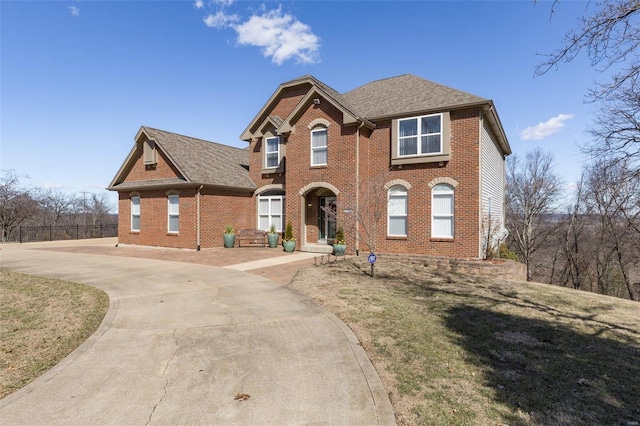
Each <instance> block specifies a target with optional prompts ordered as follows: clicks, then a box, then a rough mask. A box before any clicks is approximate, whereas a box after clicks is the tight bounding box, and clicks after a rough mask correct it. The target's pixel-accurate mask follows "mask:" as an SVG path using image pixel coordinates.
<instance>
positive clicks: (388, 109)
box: [342, 74, 489, 120]
mask: <svg viewBox="0 0 640 426" xmlns="http://www.w3.org/2000/svg"><path fill="white" fill-rule="evenodd" d="M342 97H343V98H344V99H345V100H346V101H347V102H349V103H350V104H351V105H353V108H355V110H356V111H358V113H359V114H360V115H361V116H362V117H366V118H368V119H369V120H375V119H380V118H386V117H393V116H398V115H406V114H411V113H416V112H421V111H431V110H433V111H442V110H450V109H452V108H459V107H462V106H467V105H479V104H485V103H488V102H489V100H488V99H485V98H481V97H479V96H476V95H472V94H470V93H467V92H463V91H461V90H457V89H453V88H451V87H447V86H443V85H442V84H438V83H434V82H432V81H429V80H425V79H423V78H420V77H416V76H415V75H411V74H404V75H400V76H397V77H391V78H385V79H382V80H376V81H372V82H371V83H367V84H365V85H363V86H360V87H358V88H356V89H353V90H351V91H349V92H347V93H345V94H344V95H343V96H342Z"/></svg>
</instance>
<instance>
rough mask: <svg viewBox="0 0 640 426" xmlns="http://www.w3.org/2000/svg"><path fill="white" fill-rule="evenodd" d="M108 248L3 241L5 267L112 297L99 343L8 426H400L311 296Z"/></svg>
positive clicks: (10, 400) (16, 406)
mask: <svg viewBox="0 0 640 426" xmlns="http://www.w3.org/2000/svg"><path fill="white" fill-rule="evenodd" d="M106 244H109V241H108V240H106V241H98V242H96V240H93V241H89V242H75V244H74V243H35V244H23V245H18V244H7V245H3V246H2V250H1V251H0V256H1V257H0V260H1V262H2V267H3V268H7V269H12V270H16V271H22V272H26V273H30V274H38V275H46V276H51V277H56V278H62V279H68V280H72V281H76V282H82V283H86V284H90V285H93V286H96V287H98V288H101V289H103V290H104V291H106V292H107V294H108V295H109V297H110V308H109V312H108V313H107V316H106V317H105V319H104V321H103V323H102V325H101V326H100V328H99V329H98V331H97V332H96V333H95V334H94V335H93V336H92V337H90V338H89V339H88V340H87V342H85V343H84V344H83V345H81V346H80V347H79V348H78V349H77V350H76V351H74V352H73V353H72V354H71V355H69V356H68V357H67V358H65V359H64V360H63V361H62V362H61V363H60V364H58V365H57V366H56V367H54V368H53V369H52V370H50V371H49V372H47V373H45V374H44V375H43V376H41V377H40V378H38V379H36V380H35V381H34V382H33V383H31V384H30V385H27V386H26V387H25V388H23V389H21V390H19V391H17V392H15V393H14V394H12V395H9V396H8V397H6V398H4V399H3V400H0V423H2V424H3V425H5V424H6V425H18V424H60V425H62V424H64V425H69V424H83V425H84V424H100V425H103V424H113V425H143V424H172V425H173V424H212V425H213V424H215V425H226V424H242V425H261V424H265V425H266V424H269V425H274V424H278V425H280V424H296V425H298V424H340V425H343V424H345V425H346V424H351V425H375V424H393V423H394V417H393V412H392V409H391V405H390V403H389V400H388V398H387V395H386V392H385V390H384V388H383V386H382V384H381V382H380V379H379V378H378V376H377V374H376V372H375V370H374V369H373V367H372V365H371V363H370V362H369V360H368V358H367V357H366V354H365V353H364V351H363V349H362V348H361V347H360V346H358V344H357V340H356V338H355V336H354V335H353V333H352V332H351V331H350V330H349V329H348V328H347V327H346V326H345V325H344V324H343V323H342V322H341V321H340V320H338V319H337V318H336V317H335V316H333V315H332V314H330V313H328V312H327V311H325V310H324V309H323V308H322V307H320V306H318V305H317V304H315V303H314V302H312V301H311V300H310V299H308V298H306V297H305V296H303V295H301V294H298V293H296V292H294V291H291V290H289V289H287V288H284V287H282V286H279V285H277V284H276V283H274V282H273V281H271V280H268V279H265V278H264V277H261V276H258V275H251V274H247V273H243V272H239V271H236V270H234V269H230V268H221V267H214V266H205V265H200V264H197V263H183V262H171V261H166V260H164V261H160V260H156V259H147V258H142V257H130V256H122V255H118V256H107V255H104V254H91V253H92V250H93V248H96V247H98V248H100V247H101V246H105V245H106ZM103 248H104V247H103ZM150 250H154V251H155V252H166V253H175V252H176V251H172V250H159V249H150ZM258 250H262V249H258ZM274 250H275V249H274ZM74 251H80V252H74ZM70 252H71V253H70ZM120 253H122V251H120ZM191 253H193V252H191ZM266 253H268V251H267V252H266ZM239 254H240V253H239V251H238V252H237V253H236V258H238V255H239ZM254 256H255V254H254V255H252V257H254ZM294 256H295V255H294ZM275 257H276V258H278V257H280V256H275ZM290 259H293V258H290ZM256 260H260V259H255V260H250V262H254V261H256ZM309 261H310V260H309V259H306V260H305V262H309ZM240 263H246V262H240ZM231 265H236V266H234V267H233V268H235V269H238V268H241V265H238V263H230V265H227V266H231ZM248 266H250V265H245V266H244V267H242V268H246V267H248ZM254 266H258V264H254ZM281 267H282V265H279V266H276V267H273V266H271V269H279V268H281ZM266 268H269V266H267V267H266ZM238 393H246V394H248V395H250V398H249V399H248V400H246V401H236V400H234V396H235V395H236V394H238Z"/></svg>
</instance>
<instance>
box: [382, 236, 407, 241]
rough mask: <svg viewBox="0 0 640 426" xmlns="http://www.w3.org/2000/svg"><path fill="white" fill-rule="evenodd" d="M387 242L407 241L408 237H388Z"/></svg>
mask: <svg viewBox="0 0 640 426" xmlns="http://www.w3.org/2000/svg"><path fill="white" fill-rule="evenodd" d="M387 240H396V241H407V237H406V235H405V236H404V237H403V236H399V235H387Z"/></svg>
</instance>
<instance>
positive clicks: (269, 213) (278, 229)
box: [256, 195, 285, 232]
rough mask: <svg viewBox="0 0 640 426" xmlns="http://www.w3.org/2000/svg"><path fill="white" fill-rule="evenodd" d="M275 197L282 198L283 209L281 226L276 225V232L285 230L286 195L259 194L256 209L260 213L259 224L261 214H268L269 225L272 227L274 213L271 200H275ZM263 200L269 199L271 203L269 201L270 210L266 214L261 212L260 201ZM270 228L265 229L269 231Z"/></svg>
mask: <svg viewBox="0 0 640 426" xmlns="http://www.w3.org/2000/svg"><path fill="white" fill-rule="evenodd" d="M274 199H278V200H280V206H281V207H280V209H281V211H280V227H278V226H276V232H283V231H284V223H285V221H284V219H285V217H284V201H285V196H284V195H258V202H257V203H256V211H257V214H258V222H257V223H258V226H259V224H260V217H261V216H267V217H268V218H269V227H271V224H272V223H273V220H272V216H273V215H272V214H271V200H274ZM261 200H269V203H268V204H269V212H268V213H267V214H264V215H262V214H260V201H261ZM268 230H269V228H267V229H263V231H268Z"/></svg>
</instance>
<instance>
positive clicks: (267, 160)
mask: <svg viewBox="0 0 640 426" xmlns="http://www.w3.org/2000/svg"><path fill="white" fill-rule="evenodd" d="M264 145H265V149H264V164H265V168H267V169H275V168H277V167H278V165H279V164H280V138H279V137H278V136H275V137H271V138H266V139H265V143H264Z"/></svg>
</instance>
